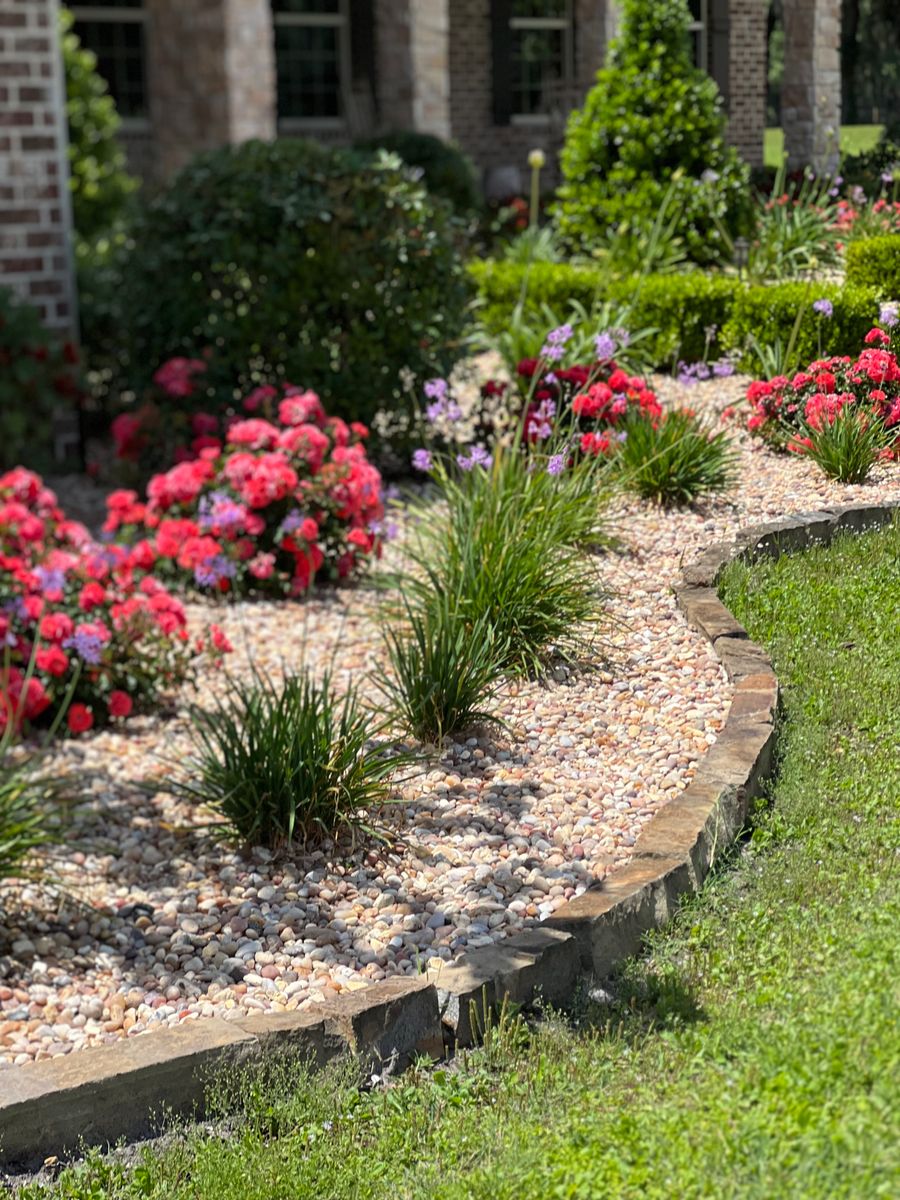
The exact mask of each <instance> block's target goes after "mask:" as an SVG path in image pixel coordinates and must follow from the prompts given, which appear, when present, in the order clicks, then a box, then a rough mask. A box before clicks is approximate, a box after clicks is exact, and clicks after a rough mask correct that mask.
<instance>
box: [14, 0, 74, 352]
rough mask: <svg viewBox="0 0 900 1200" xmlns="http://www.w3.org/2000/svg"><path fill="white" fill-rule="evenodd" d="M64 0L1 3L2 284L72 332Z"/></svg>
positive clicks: (54, 324) (50, 322) (56, 325)
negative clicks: (61, 24)
mask: <svg viewBox="0 0 900 1200" xmlns="http://www.w3.org/2000/svg"><path fill="white" fill-rule="evenodd" d="M56 21H57V9H56V0H2V2H0V284H3V285H4V286H7V287H11V288H12V289H13V291H14V292H16V293H17V294H18V295H20V296H21V297H22V298H23V299H24V300H27V301H29V302H30V303H31V304H33V305H35V307H36V308H38V310H39V311H40V312H41V314H42V316H43V318H44V321H45V323H46V324H47V325H48V326H49V327H50V328H53V329H59V330H61V331H64V332H66V333H72V332H73V331H74V328H75V320H76V314H75V287H74V277H73V269H72V259H71V249H70V230H71V206H70V200H69V189H68V160H67V147H66V119H65V107H64V103H63V80H62V64H61V59H60V54H59V46H58V39H57V33H56Z"/></svg>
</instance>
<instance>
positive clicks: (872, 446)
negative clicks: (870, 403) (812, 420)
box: [804, 405, 888, 483]
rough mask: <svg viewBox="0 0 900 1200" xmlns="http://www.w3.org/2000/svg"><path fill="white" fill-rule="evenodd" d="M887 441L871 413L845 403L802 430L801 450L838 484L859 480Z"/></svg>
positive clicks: (869, 468)
mask: <svg viewBox="0 0 900 1200" xmlns="http://www.w3.org/2000/svg"><path fill="white" fill-rule="evenodd" d="M887 444H888V435H887V433H886V431H885V429H884V426H883V425H882V424H881V422H880V421H876V420H873V419H872V417H871V414H867V413H864V412H859V411H858V410H857V409H855V408H853V407H852V406H851V405H845V406H844V407H843V408H842V409H841V410H840V412H838V413H836V414H835V416H834V419H833V420H831V421H828V420H824V419H823V420H822V421H821V423H820V424H819V427H818V428H817V429H815V428H813V427H812V426H808V427H807V429H806V431H805V439H804V453H805V454H806V455H807V457H808V458H811V459H812V460H813V462H814V463H815V464H816V466H817V467H818V468H819V470H820V471H821V472H822V474H823V475H827V476H828V478H829V479H834V480H836V481H837V482H838V483H863V482H865V480H866V479H868V477H869V473H870V471H871V470H872V468H873V467H874V466H875V463H876V462H877V461H878V458H879V455H880V454H881V452H882V451H883V450H884V449H885V447H886V446H887Z"/></svg>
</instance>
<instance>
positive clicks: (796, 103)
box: [781, 0, 841, 171]
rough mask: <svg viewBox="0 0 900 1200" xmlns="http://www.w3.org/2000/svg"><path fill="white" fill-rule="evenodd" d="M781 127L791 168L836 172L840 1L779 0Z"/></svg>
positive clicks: (839, 99) (839, 104) (839, 95)
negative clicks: (782, 65)
mask: <svg viewBox="0 0 900 1200" xmlns="http://www.w3.org/2000/svg"><path fill="white" fill-rule="evenodd" d="M784 60H785V63H786V64H787V66H786V67H785V73H784V83H783V84H782V87H781V123H782V125H783V127H784V143H785V150H786V151H787V154H788V162H789V165H790V166H791V167H801V166H806V165H808V164H812V165H813V166H814V167H815V168H816V169H817V170H819V171H833V170H836V169H837V164H838V158H839V152H838V139H839V131H840V127H841V0H785V3H784Z"/></svg>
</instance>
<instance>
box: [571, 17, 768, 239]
mask: <svg viewBox="0 0 900 1200" xmlns="http://www.w3.org/2000/svg"><path fill="white" fill-rule="evenodd" d="M689 19H690V18H689V16H688V10H687V5H686V3H685V0H626V2H625V4H624V5H623V11H622V30H621V35H620V36H619V38H618V39H617V40H616V41H615V42H614V43H613V45H612V48H611V53H610V57H609V60H608V63H607V65H606V67H604V69H603V70H601V71H600V72H599V74H598V76H597V82H596V84H595V86H594V87H593V89H592V90H591V91H590V92H589V94H588V97H587V100H586V101H585V104H584V107H583V108H582V109H580V110H576V111H575V112H573V113H572V116H571V117H570V119H569V126H568V130H567V133H566V142H565V146H564V148H563V152H562V159H561V166H562V174H563V183H562V186H561V187H560V189H559V192H558V201H557V204H556V208H555V220H556V222H557V224H558V227H559V229H560V232H561V233H562V234H563V236H564V237H565V238H566V239H567V241H568V242H569V243H570V244H571V245H573V246H575V247H577V248H579V249H582V250H585V251H588V252H590V251H591V250H592V249H593V248H594V246H595V245H596V244H597V243H602V241H603V239H604V237H605V236H606V232H607V231H608V230H609V229H610V228H615V227H616V226H619V225H621V224H622V223H624V222H627V223H628V226H629V227H630V228H631V229H635V228H637V229H642V228H643V229H645V230H646V229H648V228H649V227H650V226H651V225H652V224H653V222H654V220H655V219H656V216H657V214H658V212H659V211H660V209H661V207H662V204H663V200H664V198H665V196H666V194H667V192H668V190H669V188H670V187H672V188H673V189H674V190H673V194H672V198H671V202H672V204H673V206H674V208H675V209H676V210H680V213H681V217H680V221H679V233H680V235H681V237H682V238H683V240H684V243H685V246H686V248H687V250H688V253H689V254H690V255H691V257H692V258H695V259H696V260H697V261H698V262H708V261H710V260H715V259H716V258H717V257H719V256H720V253H721V247H722V238H721V234H720V232H719V227H718V222H721V223H722V224H723V225H724V226H725V227H726V229H727V230H728V231H729V233H731V234H734V233H736V232H738V231H739V230H740V229H741V227H742V225H743V224H744V223H745V222H746V214H747V197H748V192H749V173H748V169H747V168H746V167H745V166H744V165H743V164H742V163H741V162H740V159H739V158H738V155H737V153H736V151H735V150H733V149H732V148H730V147H728V146H727V145H726V142H725V114H724V111H723V109H722V104H721V100H720V97H719V95H718V91H717V89H716V85H715V83H714V82H713V80H712V79H711V78H710V77H709V75H707V74H706V72H705V71H701V70H699V69H698V68H696V67H694V65H693V62H692V59H691V52H690V46H689V39H688V23H689Z"/></svg>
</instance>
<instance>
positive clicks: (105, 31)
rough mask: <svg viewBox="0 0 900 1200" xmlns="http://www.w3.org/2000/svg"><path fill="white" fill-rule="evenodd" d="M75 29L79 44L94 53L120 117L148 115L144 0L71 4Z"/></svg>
mask: <svg viewBox="0 0 900 1200" xmlns="http://www.w3.org/2000/svg"><path fill="white" fill-rule="evenodd" d="M71 7H72V15H73V16H74V18H75V25H74V31H75V33H77V34H78V36H79V38H80V39H81V44H82V45H83V46H84V47H86V49H88V50H93V52H94V54H96V56H97V70H98V71H99V73H100V74H101V75H102V76H103V78H104V79H105V80H106V84H107V86H108V87H109V92H110V95H111V96H112V98H113V100H115V102H116V108H117V109H118V111H119V116H120V117H122V118H124V119H125V120H126V121H128V120H134V119H138V120H143V119H145V118H146V117H147V85H146V79H145V72H144V25H145V22H146V17H147V14H146V12H145V10H144V7H143V0H94V3H93V4H73V5H72V6H71Z"/></svg>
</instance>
